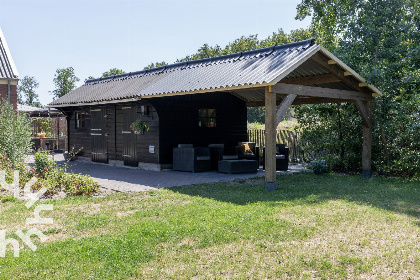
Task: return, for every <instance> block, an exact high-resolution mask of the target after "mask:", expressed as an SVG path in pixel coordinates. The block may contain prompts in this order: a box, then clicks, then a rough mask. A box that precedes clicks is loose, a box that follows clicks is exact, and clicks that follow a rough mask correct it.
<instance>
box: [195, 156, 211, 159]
mask: <svg viewBox="0 0 420 280" xmlns="http://www.w3.org/2000/svg"><path fill="white" fill-rule="evenodd" d="M197 160H210V156H202V157H197Z"/></svg>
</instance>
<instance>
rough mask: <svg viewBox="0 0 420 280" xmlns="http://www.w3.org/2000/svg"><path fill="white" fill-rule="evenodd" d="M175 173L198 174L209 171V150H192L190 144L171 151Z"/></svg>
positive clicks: (181, 145)
mask: <svg viewBox="0 0 420 280" xmlns="http://www.w3.org/2000/svg"><path fill="white" fill-rule="evenodd" d="M172 169H173V170H175V171H189V172H200V171H207V170H210V169H211V160H210V149H209V148H194V147H193V145H192V144H180V145H178V147H177V148H174V149H173V165H172Z"/></svg>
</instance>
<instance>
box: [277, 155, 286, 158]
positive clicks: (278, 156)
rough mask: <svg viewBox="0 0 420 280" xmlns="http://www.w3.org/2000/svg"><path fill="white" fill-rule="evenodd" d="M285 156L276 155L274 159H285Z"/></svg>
mask: <svg viewBox="0 0 420 280" xmlns="http://www.w3.org/2000/svg"><path fill="white" fill-rule="evenodd" d="M285 158H286V156H285V155H276V159H285Z"/></svg>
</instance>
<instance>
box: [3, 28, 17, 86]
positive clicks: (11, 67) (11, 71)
mask: <svg viewBox="0 0 420 280" xmlns="http://www.w3.org/2000/svg"><path fill="white" fill-rule="evenodd" d="M17 77H18V72H17V70H16V67H15V63H14V62H13V59H12V56H11V55H10V51H9V48H8V46H7V43H6V39H5V38H4V35H3V32H2V31H1V28H0V79H17Z"/></svg>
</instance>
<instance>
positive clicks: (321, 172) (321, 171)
mask: <svg viewBox="0 0 420 280" xmlns="http://www.w3.org/2000/svg"><path fill="white" fill-rule="evenodd" d="M325 172H327V170H325V168H321V169H319V168H315V169H314V173H315V174H316V175H322V174H324V173H325Z"/></svg>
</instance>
